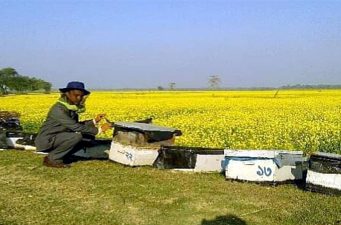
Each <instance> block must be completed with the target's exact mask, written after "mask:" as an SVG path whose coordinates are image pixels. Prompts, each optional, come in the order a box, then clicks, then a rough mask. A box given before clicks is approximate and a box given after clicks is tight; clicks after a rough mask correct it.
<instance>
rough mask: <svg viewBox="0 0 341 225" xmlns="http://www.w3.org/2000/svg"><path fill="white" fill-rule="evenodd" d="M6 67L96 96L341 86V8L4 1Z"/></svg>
mask: <svg viewBox="0 0 341 225" xmlns="http://www.w3.org/2000/svg"><path fill="white" fill-rule="evenodd" d="M0 10H1V14H0V68H4V67H13V68H15V69H16V70H17V71H18V72H19V73H20V74H22V75H31V76H35V77H38V78H42V79H44V80H47V81H49V82H51V83H52V84H53V86H54V87H55V88H59V87H64V86H65V85H66V83H67V82H68V81H72V80H79V81H83V82H85V84H86V86H87V87H88V88H93V89H94V88H115V89H116V88H155V87H157V86H164V87H167V86H168V84H169V83H170V82H175V83H176V86H177V87H179V88H185V87H189V88H203V87H207V86H208V82H207V81H208V77H209V76H210V75H219V76H220V77H221V80H222V86H224V87H261V86H273V87H278V86H282V85H287V84H298V83H300V84H320V83H321V84H341V62H340V61H341V1H322V0H321V1H298V0H292V1H275V0H273V1H251V0H250V1H247V0H245V1H228V0H226V1H223V0H221V1H214V0H207V1H200V0H187V1H166V0H164V1H163V0H155V1H147V0H134V1H127V0H124V1H72V0H69V1H52V0H51V1H47V0H45V1H29V0H27V1H4V0H0Z"/></svg>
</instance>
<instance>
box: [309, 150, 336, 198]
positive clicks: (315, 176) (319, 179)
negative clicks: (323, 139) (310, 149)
mask: <svg viewBox="0 0 341 225" xmlns="http://www.w3.org/2000/svg"><path fill="white" fill-rule="evenodd" d="M306 189H307V190H310V191H315V192H321V193H326V194H336V195H341V155H338V154H331V153H322V152H318V153H314V154H312V155H311V156H310V161H309V169H308V173H307V179H306Z"/></svg>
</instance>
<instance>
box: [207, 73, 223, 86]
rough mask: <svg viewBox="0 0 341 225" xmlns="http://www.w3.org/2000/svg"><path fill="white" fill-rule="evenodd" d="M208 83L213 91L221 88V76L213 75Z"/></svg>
mask: <svg viewBox="0 0 341 225" xmlns="http://www.w3.org/2000/svg"><path fill="white" fill-rule="evenodd" d="M208 83H209V85H210V88H211V89H218V88H219V87H220V83H221V79H220V77H219V75H211V76H209V77H208Z"/></svg>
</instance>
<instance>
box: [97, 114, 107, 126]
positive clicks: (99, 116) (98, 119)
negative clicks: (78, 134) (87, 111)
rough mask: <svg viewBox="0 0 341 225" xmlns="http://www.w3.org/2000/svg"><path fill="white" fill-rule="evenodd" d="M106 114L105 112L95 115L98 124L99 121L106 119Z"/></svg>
mask: <svg viewBox="0 0 341 225" xmlns="http://www.w3.org/2000/svg"><path fill="white" fill-rule="evenodd" d="M105 116H106V114H105V113H101V114H98V115H97V116H96V117H95V122H96V124H97V123H99V122H100V121H101V120H102V119H104V118H105Z"/></svg>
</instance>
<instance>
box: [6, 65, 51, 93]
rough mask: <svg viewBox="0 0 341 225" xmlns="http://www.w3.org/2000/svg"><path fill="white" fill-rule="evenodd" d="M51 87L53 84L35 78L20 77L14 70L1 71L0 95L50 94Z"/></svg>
mask: <svg viewBox="0 0 341 225" xmlns="http://www.w3.org/2000/svg"><path fill="white" fill-rule="evenodd" d="M51 87H52V84H51V83H50V82H47V81H44V80H42V79H38V78H35V77H29V76H24V75H20V74H19V73H18V72H17V71H16V70H15V69H13V68H10V67H8V68H3V69H0V95H7V94H9V93H25V92H31V91H38V90H42V91H44V92H45V93H50V91H51Z"/></svg>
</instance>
